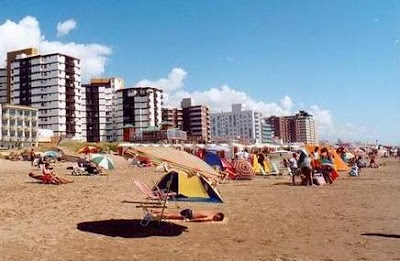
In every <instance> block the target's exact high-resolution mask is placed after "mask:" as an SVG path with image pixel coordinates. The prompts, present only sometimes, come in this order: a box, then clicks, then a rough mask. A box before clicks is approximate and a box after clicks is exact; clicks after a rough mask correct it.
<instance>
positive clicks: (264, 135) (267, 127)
mask: <svg viewBox="0 0 400 261" xmlns="http://www.w3.org/2000/svg"><path fill="white" fill-rule="evenodd" d="M273 138H274V131H273V130H272V127H271V124H269V122H268V121H267V120H266V119H265V118H264V119H262V120H261V142H262V143H272V142H273Z"/></svg>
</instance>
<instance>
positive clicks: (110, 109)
mask: <svg viewBox="0 0 400 261" xmlns="http://www.w3.org/2000/svg"><path fill="white" fill-rule="evenodd" d="M123 88H124V80H123V79H122V78H94V79H91V81H90V83H89V84H84V85H82V89H83V93H82V102H83V105H84V108H83V110H84V114H85V116H84V117H83V118H82V136H83V137H86V140H87V141H88V142H100V141H117V140H118V132H117V99H116V98H117V96H116V91H117V90H120V89H123Z"/></svg>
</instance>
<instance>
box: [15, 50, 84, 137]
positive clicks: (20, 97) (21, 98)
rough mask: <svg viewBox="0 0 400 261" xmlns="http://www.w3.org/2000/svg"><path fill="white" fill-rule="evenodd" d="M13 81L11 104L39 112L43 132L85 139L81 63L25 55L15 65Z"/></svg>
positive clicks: (51, 56) (58, 56)
mask: <svg viewBox="0 0 400 261" xmlns="http://www.w3.org/2000/svg"><path fill="white" fill-rule="evenodd" d="M9 54H10V53H9ZM10 80H11V92H10V98H11V100H10V101H11V103H12V104H19V105H26V106H31V107H34V108H37V109H38V110H39V111H38V113H39V124H38V126H39V128H42V129H50V130H53V131H54V134H56V135H62V136H66V137H67V138H72V139H79V140H82V139H84V137H82V124H81V119H82V117H83V113H82V109H83V108H82V102H81V95H82V91H81V69H80V61H79V59H76V58H74V57H71V56H67V55H64V54H60V53H52V54H45V55H40V54H32V55H27V54H25V53H21V54H18V55H16V56H15V59H14V60H13V62H12V63H11V77H10Z"/></svg>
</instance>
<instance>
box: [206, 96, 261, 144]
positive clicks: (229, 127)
mask: <svg viewBox="0 0 400 261" xmlns="http://www.w3.org/2000/svg"><path fill="white" fill-rule="evenodd" d="M261 120H262V118H261V113H259V112H256V111H252V110H243V109H242V104H233V105H232V111H231V112H221V113H212V114H211V129H212V136H213V138H214V139H222V140H224V139H225V140H234V139H240V140H243V141H246V142H249V143H261V142H262V122H261Z"/></svg>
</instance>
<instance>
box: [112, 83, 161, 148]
mask: <svg viewBox="0 0 400 261" xmlns="http://www.w3.org/2000/svg"><path fill="white" fill-rule="evenodd" d="M116 93H117V106H116V108H117V114H116V115H117V133H118V137H120V138H121V139H122V140H124V141H130V140H138V139H140V136H141V135H142V133H143V131H144V130H151V129H153V130H155V129H159V128H161V125H162V109H161V108H162V105H163V103H162V99H163V96H162V90H160V89H157V88H152V87H131V88H124V89H119V90H117V91H116Z"/></svg>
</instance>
